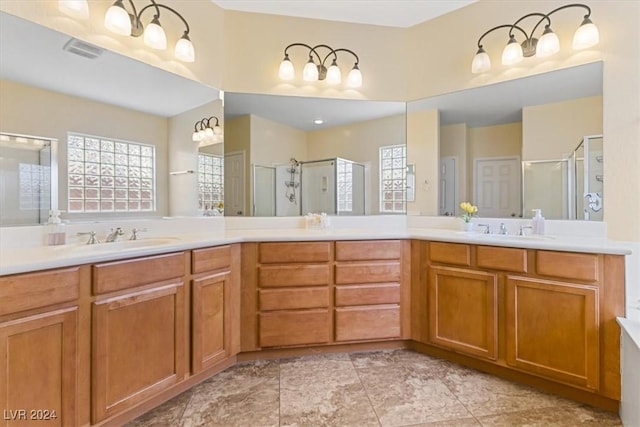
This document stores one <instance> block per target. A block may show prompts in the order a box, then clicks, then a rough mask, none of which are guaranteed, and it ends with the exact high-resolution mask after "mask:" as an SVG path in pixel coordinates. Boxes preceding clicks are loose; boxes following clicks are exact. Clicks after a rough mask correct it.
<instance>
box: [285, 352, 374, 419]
mask: <svg viewBox="0 0 640 427" xmlns="http://www.w3.org/2000/svg"><path fill="white" fill-rule="evenodd" d="M280 425H282V426H379V423H378V420H377V418H376V416H375V413H374V412H373V409H372V408H371V405H370V404H369V400H368V399H367V395H366V393H365V392H364V389H363V387H362V384H361V383H360V380H359V378H358V375H357V374H356V372H355V369H353V366H352V364H351V362H350V361H349V362H348V364H345V363H344V360H343V359H342V358H340V359H336V358H333V357H314V358H313V359H305V360H296V361H293V362H292V361H287V362H283V363H282V364H281V365H280Z"/></svg>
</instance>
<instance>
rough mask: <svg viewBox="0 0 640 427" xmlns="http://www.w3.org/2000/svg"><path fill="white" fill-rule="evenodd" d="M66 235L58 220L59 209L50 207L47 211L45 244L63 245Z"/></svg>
mask: <svg viewBox="0 0 640 427" xmlns="http://www.w3.org/2000/svg"><path fill="white" fill-rule="evenodd" d="M66 237H67V235H66V233H65V231H64V228H63V226H62V221H61V220H60V211H58V210H55V209H52V210H50V211H49V221H48V222H47V244H48V245H49V246H56V245H64V244H65V243H66V240H67V238H66Z"/></svg>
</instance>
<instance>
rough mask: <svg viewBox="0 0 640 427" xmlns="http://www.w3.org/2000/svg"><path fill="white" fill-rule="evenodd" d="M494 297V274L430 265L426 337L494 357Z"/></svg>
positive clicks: (449, 346) (495, 309)
mask: <svg viewBox="0 0 640 427" xmlns="http://www.w3.org/2000/svg"><path fill="white" fill-rule="evenodd" d="M497 301H498V280H497V276H496V275H495V274H490V273H484V272H479V271H471V270H463V269H458V268H447V267H432V268H431V270H430V272H429V339H430V341H431V342H432V343H434V344H437V345H440V346H442V347H447V348H451V349H453V350H456V351H459V352H462V353H467V354H470V355H474V356H480V357H484V358H487V359H492V360H495V359H496V358H497V350H498V345H497V341H498V302H497Z"/></svg>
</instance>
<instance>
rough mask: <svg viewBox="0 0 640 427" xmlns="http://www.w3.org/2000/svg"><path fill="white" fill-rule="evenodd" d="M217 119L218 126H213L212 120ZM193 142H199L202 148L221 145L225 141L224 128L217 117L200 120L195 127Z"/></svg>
mask: <svg viewBox="0 0 640 427" xmlns="http://www.w3.org/2000/svg"><path fill="white" fill-rule="evenodd" d="M213 119H216V124H215V125H213V126H211V120H213ZM191 139H192V140H193V142H197V143H198V144H199V146H200V147H204V146H207V145H213V144H220V143H221V142H222V141H223V136H222V128H221V127H220V122H219V121H218V118H217V117H216V116H211V117H208V118H207V117H205V118H204V119H202V120H198V121H197V122H196V124H195V126H194V127H193V136H192V137H191Z"/></svg>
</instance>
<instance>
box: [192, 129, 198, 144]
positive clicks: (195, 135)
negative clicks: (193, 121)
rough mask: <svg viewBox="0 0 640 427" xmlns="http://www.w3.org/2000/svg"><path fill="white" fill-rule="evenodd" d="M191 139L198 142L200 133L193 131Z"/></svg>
mask: <svg viewBox="0 0 640 427" xmlns="http://www.w3.org/2000/svg"><path fill="white" fill-rule="evenodd" d="M191 140H192V141H193V142H200V134H199V133H198V132H197V131H196V132H194V133H193V135H192V136H191Z"/></svg>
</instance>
